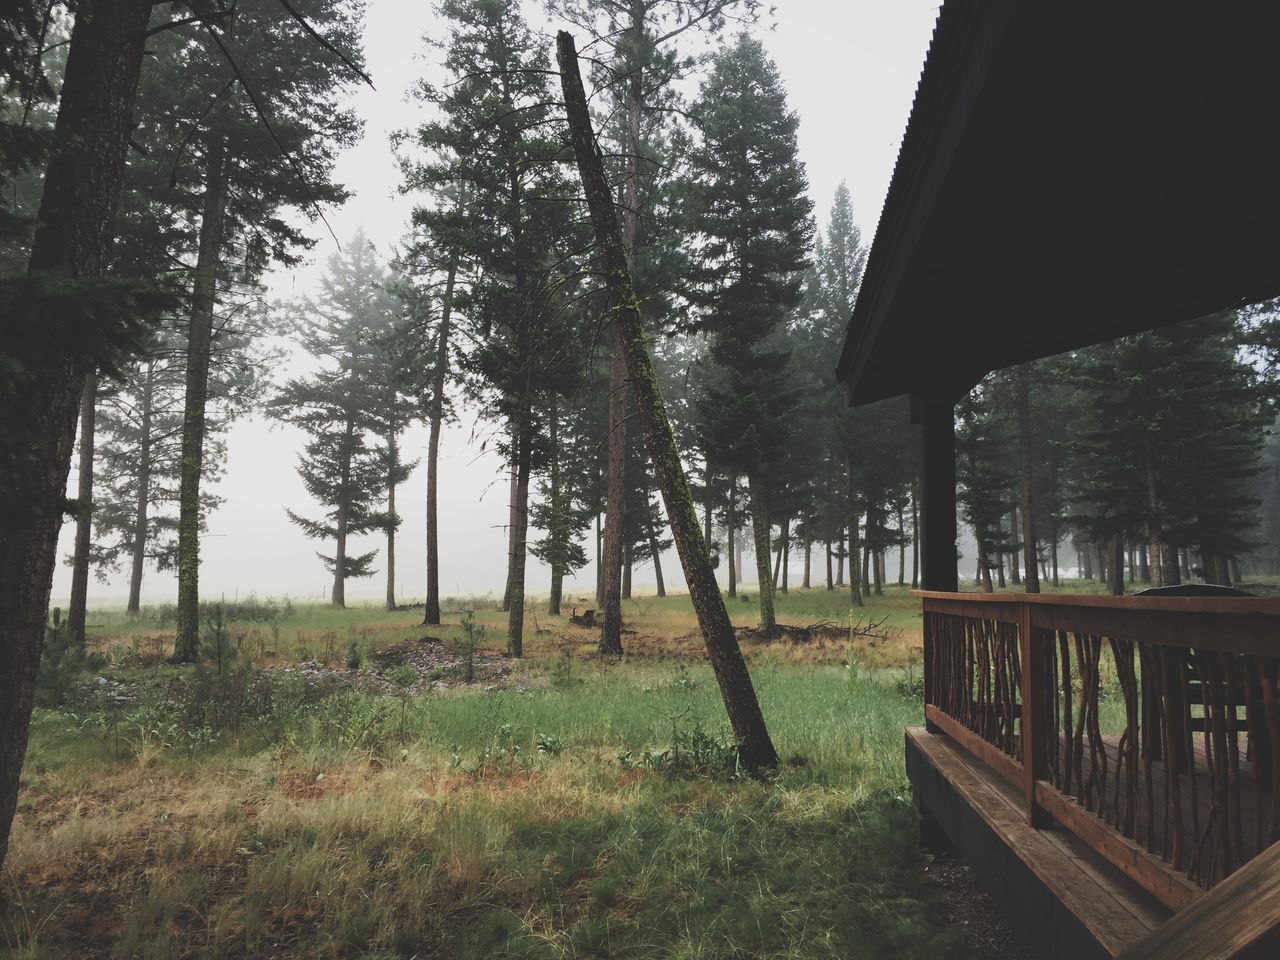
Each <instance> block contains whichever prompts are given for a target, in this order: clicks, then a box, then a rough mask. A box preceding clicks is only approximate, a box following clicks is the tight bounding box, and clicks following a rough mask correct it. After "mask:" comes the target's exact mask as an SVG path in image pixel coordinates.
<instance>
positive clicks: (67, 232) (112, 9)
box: [0, 0, 151, 863]
mask: <svg viewBox="0 0 1280 960" xmlns="http://www.w3.org/2000/svg"><path fill="white" fill-rule="evenodd" d="M150 12H151V4H150V3H149V2H144V0H82V2H81V3H79V4H77V7H76V18H75V22H74V25H73V27H72V31H71V40H70V44H69V49H68V53H67V63H66V70H65V72H64V76H63V84H62V90H61V99H60V105H59V109H58V118H57V122H56V126H55V128H54V134H53V149H52V153H51V155H50V158H49V162H48V165H47V167H46V171H45V181H44V191H43V194H42V196H41V200H40V211H39V215H38V217H37V218H36V233H35V238H34V243H33V245H32V250H31V259H30V275H31V276H32V277H33V278H36V277H40V276H41V275H44V276H48V277H50V278H51V279H52V278H59V277H96V276H100V275H101V273H102V270H103V267H104V265H105V263H106V256H107V250H108V249H109V247H110V245H111V241H112V235H113V230H114V226H115V211H116V202H117V200H118V198H119V195H120V186H121V183H122V181H123V175H124V161H125V153H126V151H127V150H128V148H129V135H130V132H131V131H132V130H133V103H134V99H135V97H136V94H137V89H138V74H139V69H140V67H141V66H142V47H143V34H144V32H145V30H146V25H147V18H148V16H149V15H150ZM55 282H59V281H57V280H55ZM8 319H9V318H6V320H8ZM37 335H38V332H37V331H32V330H31V329H29V328H26V327H24V326H21V325H19V326H17V327H15V326H11V325H10V324H8V323H6V324H3V325H0V354H5V355H6V356H7V357H22V356H24V355H25V354H26V353H27V352H28V350H29V348H30V346H31V341H32V340H33V339H34V338H35V337H36V336H37ZM41 345H42V346H52V347H53V348H54V349H52V350H49V351H37V352H36V355H35V356H31V357H29V358H27V360H28V361H29V362H24V363H22V364H21V366H15V367H13V368H10V369H8V370H7V372H6V374H5V376H6V378H7V379H8V390H7V393H6V402H5V406H4V412H3V420H4V427H3V429H2V430H0V530H3V531H4V535H3V537H0V863H3V862H4V857H5V853H6V852H7V850H8V846H9V830H10V827H11V825H12V822H13V815H14V811H15V809H16V806H17V798H18V782H19V776H20V774H21V772H22V763H23V760H24V758H25V756H26V750H27V731H28V728H29V726H30V722H31V707H32V697H33V695H34V692H35V680H36V673H37V671H38V669H39V664H40V653H41V650H42V648H43V645H44V631H45V622H46V616H47V611H48V609H49V591H50V589H51V587H52V585H53V570H54V565H55V563H56V562H57V549H58V530H59V528H60V527H61V525H62V510H63V506H64V503H65V498H66V491H67V474H68V473H69V472H70V468H71V451H72V449H73V447H74V444H75V431H76V413H77V410H78V401H79V399H80V394H81V391H82V390H83V388H84V378H85V376H86V374H87V373H88V371H89V368H90V367H91V366H92V365H93V361H92V359H91V358H86V357H83V356H77V355H75V354H74V353H73V352H72V351H73V349H74V346H75V345H73V344H71V343H59V342H56V341H54V342H50V341H48V340H46V341H44V342H43V343H42V344H41Z"/></svg>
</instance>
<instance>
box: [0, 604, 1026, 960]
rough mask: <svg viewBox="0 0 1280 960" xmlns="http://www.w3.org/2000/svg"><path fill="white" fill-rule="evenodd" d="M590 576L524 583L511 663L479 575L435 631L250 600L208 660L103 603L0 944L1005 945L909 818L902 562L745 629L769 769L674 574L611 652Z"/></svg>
mask: <svg viewBox="0 0 1280 960" xmlns="http://www.w3.org/2000/svg"><path fill="white" fill-rule="evenodd" d="M752 599H754V597H752ZM730 603H731V607H730V610H731V613H732V614H733V615H734V620H735V623H737V624H739V625H740V626H742V627H744V628H746V627H749V626H750V625H751V623H752V622H753V619H754V615H755V607H754V605H753V604H752V603H751V602H749V601H748V602H743V601H740V600H732V601H730ZM575 605H576V606H577V608H578V612H579V613H581V612H582V611H583V610H585V609H586V608H588V607H590V606H592V605H593V604H591V603H589V602H588V601H587V600H581V599H578V598H571V599H570V600H569V601H568V602H567V603H566V605H565V609H564V616H560V617H551V616H548V615H546V614H545V613H543V612H542V608H541V607H539V608H534V607H532V606H531V608H530V611H529V614H530V615H529V616H528V617H527V619H526V623H527V625H528V626H527V628H528V632H529V637H528V640H527V641H526V647H525V649H526V657H525V658H524V659H522V660H518V661H517V660H513V659H510V658H507V657H505V656H504V654H503V651H502V649H501V647H500V640H501V638H502V636H503V629H502V627H503V624H504V615H503V614H502V613H501V612H499V611H497V610H496V609H494V604H493V603H492V601H491V600H490V599H487V598H470V599H463V600H453V601H450V602H449V603H448V604H447V605H446V606H447V607H448V608H449V611H450V612H449V613H448V614H447V615H446V616H445V618H444V619H445V620H446V621H447V623H446V625H445V626H442V627H439V628H437V627H430V628H428V627H423V626H421V625H420V621H421V611H420V610H413V609H409V610H403V611H395V612H387V611H384V610H381V609H377V608H373V607H363V608H353V609H350V610H346V611H334V610H330V609H326V608H321V607H304V606H295V605H293V604H287V603H281V602H273V603H263V602H258V601H252V600H251V601H246V602H243V603H236V604H229V605H227V611H226V612H227V615H228V616H227V622H226V628H225V637H224V642H223V643H222V644H219V643H218V642H217V631H216V630H215V629H214V628H212V627H210V630H209V631H208V636H207V637H206V642H205V646H206V648H207V651H206V652H207V654H208V657H207V662H206V663H205V664H204V665H202V666H201V667H200V668H198V669H195V668H191V667H185V668H176V667H172V666H168V665H167V664H165V662H164V658H165V657H166V656H167V654H168V653H169V652H170V650H171V644H170V640H169V638H170V635H171V626H170V623H169V620H170V619H171V616H172V611H171V610H166V609H153V610H150V611H144V614H143V616H142V617H139V618H137V619H135V620H131V619H129V618H127V617H126V616H125V615H124V614H123V612H113V611H91V613H90V633H91V635H92V638H93V643H92V646H93V658H92V659H91V663H90V664H89V666H90V667H92V668H93V669H92V670H91V671H89V672H87V673H85V674H84V675H82V676H81V677H80V678H78V679H77V680H76V681H75V682H74V684H71V685H69V687H70V689H71V693H70V694H69V695H66V694H63V693H62V692H61V691H62V686H61V685H55V687H54V690H55V692H56V693H57V695H58V696H61V697H63V698H64V702H63V703H61V704H57V705H54V704H52V703H51V704H50V705H48V706H45V707H42V708H40V709H38V710H37V712H36V716H35V719H34V724H33V731H32V742H31V749H30V753H29V756H28V762H27V766H26V769H25V771H24V777H23V789H22V793H21V796H20V799H19V806H20V809H19V814H18V819H17V823H16V827H15V832H14V836H13V841H12V846H11V850H10V854H9V858H8V860H7V862H6V865H5V872H4V875H3V880H2V881H0V882H2V887H0V901H3V900H7V903H4V904H3V905H2V906H0V955H4V953H5V950H6V947H7V950H8V952H9V954H10V955H12V956H15V957H69V956H76V957H86V958H92V957H103V958H108V957H111V958H132V957H155V958H160V957H252V958H268V957H270V958H276V957H279V958H295V957H296V958H301V957H307V958H311V957H335V958H336V957H344V958H345V957H352V958H356V957H360V958H370V960H372V958H380V960H381V958H388V960H389V958H393V957H403V958H409V957H492V956H510V957H548V958H553V957H554V958H560V957H588V956H602V957H603V956H608V957H688V958H695V957H706V958H710V957H797V958H798V957H824V956H828V957H868V958H871V957H888V956H893V957H904V958H910V957H929V958H931V960H932V958H940V957H965V956H970V955H973V954H974V953H976V952H978V951H981V952H982V953H983V954H985V955H999V956H1016V955H1017V954H1016V951H1017V949H1018V948H1017V946H1016V943H1015V942H1014V941H1013V940H1012V939H1011V938H1010V936H1009V934H1008V932H1007V930H1006V929H1005V928H1004V926H1003V924H1002V923H1001V921H1000V920H999V918H998V915H997V914H996V913H995V912H994V910H993V909H992V907H991V904H990V903H989V902H987V901H986V900H985V899H984V898H983V897H982V895H981V894H980V893H978V892H977V891H976V890H975V889H974V888H973V885H972V883H971V882H970V881H969V879H968V877H967V872H966V871H965V870H964V869H963V868H962V867H960V866H958V865H955V864H954V863H950V862H948V861H946V860H935V859H934V858H933V857H931V856H929V855H927V854H925V853H922V852H921V851H919V850H918V848H917V845H916V834H915V827H914V819H913V814H912V810H911V803H910V796H909V786H908V784H907V781H906V777H905V774H904V771H903V764H902V729H903V727H904V726H907V725H908V724H912V723H918V722H920V718H921V704H920V699H919V696H920V669H919V644H920V626H919V624H920V618H919V606H918V602H917V601H912V600H911V598H910V597H909V596H908V595H907V592H906V590H905V589H903V588H899V587H896V586H895V587H890V588H887V589H886V595H885V596H884V597H879V598H873V599H872V600H871V602H870V603H869V604H868V606H867V607H866V608H864V609H861V610H859V611H858V612H857V614H855V615H854V616H852V617H851V616H850V612H849V606H848V596H847V594H846V593H844V592H843V591H832V592H828V591H826V590H821V589H820V590H814V591H800V590H793V591H791V593H790V594H788V595H786V596H784V597H782V598H780V603H779V619H780V620H781V621H783V622H785V623H787V624H790V625H793V626H798V627H809V628H812V629H810V631H809V633H808V636H809V639H808V640H797V639H796V638H795V637H794V636H792V637H789V638H784V639H781V640H775V641H772V642H766V641H763V640H761V639H759V638H757V637H755V636H754V635H752V634H751V633H750V632H749V631H746V630H744V632H743V644H744V648H745V649H746V651H747V654H748V658H749V660H750V664H751V670H752V675H753V678H754V680H755V683H756V687H757V690H758V691H759V695H760V699H761V703H762V706H763V709H764V713H765V717H766V719H767V720H768V723H769V727H770V731H771V733H772V735H773V737H774V740H775V743H776V745H777V747H778V750H779V753H780V755H781V756H782V757H783V759H784V764H783V767H782V769H781V770H779V771H778V772H777V773H776V774H775V775H772V776H769V777H766V778H754V777H751V776H747V775H745V774H744V773H743V772H742V771H739V770H737V769H736V767H735V764H734V753H733V749H732V744H731V741H730V740H729V738H728V736H727V725H726V723H725V720H724V715H723V707H722V706H721V704H720V701H719V696H718V691H717V689H716V686H715V683H714V680H713V679H712V677H711V675H710V671H709V669H708V668H707V666H706V663H705V658H704V656H703V653H702V648H701V641H700V638H699V636H698V634H697V631H696V624H695V621H694V618H693V614H692V610H691V609H690V606H689V603H688V599H687V598H686V597H683V596H680V597H669V598H666V599H657V598H653V597H645V598H638V599H636V600H634V601H628V602H627V603H626V610H625V613H626V626H627V628H628V630H629V631H631V632H628V633H627V634H626V635H625V636H624V645H625V646H626V647H627V650H628V654H627V656H626V657H625V658H624V659H623V660H621V661H615V660H601V659H599V658H598V657H597V656H595V641H594V634H593V632H592V631H591V630H588V629H583V628H578V627H574V626H572V625H570V624H569V622H568V616H569V614H570V612H571V610H572V608H573V607H574V606H575ZM851 625H853V626H854V628H855V629H854V631H853V636H852V637H851V636H850V626H851ZM801 636H804V634H801ZM219 651H221V652H219ZM229 651H234V655H231V654H230V653H229ZM52 696H53V694H51V693H50V692H49V689H48V688H46V691H45V697H46V700H47V701H48V699H49V698H51V697H52Z"/></svg>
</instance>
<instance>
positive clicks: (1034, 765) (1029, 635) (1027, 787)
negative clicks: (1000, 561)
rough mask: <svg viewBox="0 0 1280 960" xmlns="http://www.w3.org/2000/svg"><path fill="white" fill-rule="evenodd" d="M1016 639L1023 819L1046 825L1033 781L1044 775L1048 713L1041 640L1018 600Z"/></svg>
mask: <svg viewBox="0 0 1280 960" xmlns="http://www.w3.org/2000/svg"><path fill="white" fill-rule="evenodd" d="M1018 607H1019V610H1018V641H1019V643H1020V644H1021V647H1022V717H1021V722H1022V789H1023V794H1024V797H1025V800H1024V807H1025V811H1026V816H1027V823H1028V824H1030V825H1031V826H1033V827H1047V826H1049V825H1050V823H1051V820H1050V817H1049V815H1048V814H1047V813H1045V812H1044V810H1042V809H1040V807H1038V806H1037V805H1036V781H1037V780H1041V779H1044V778H1045V777H1046V776H1047V775H1048V769H1049V763H1048V759H1049V758H1048V756H1047V754H1046V749H1045V748H1046V744H1045V739H1044V735H1045V730H1046V729H1047V726H1048V717H1047V716H1046V714H1045V709H1046V706H1047V704H1046V697H1045V689H1044V684H1045V643H1044V637H1043V636H1037V635H1036V630H1035V628H1034V627H1032V625H1031V603H1030V601H1028V600H1025V599H1024V600H1020V601H1019V604H1018Z"/></svg>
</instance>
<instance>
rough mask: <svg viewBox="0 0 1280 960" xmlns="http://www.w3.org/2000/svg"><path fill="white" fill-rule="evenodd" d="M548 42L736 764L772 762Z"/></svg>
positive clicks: (573, 54) (598, 167) (594, 169)
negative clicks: (738, 760)
mask: <svg viewBox="0 0 1280 960" xmlns="http://www.w3.org/2000/svg"><path fill="white" fill-rule="evenodd" d="M556 45H557V59H558V60H559V64H560V80H561V85H562V88H563V90H564V99H565V110H566V113H567V115H568V120H569V131H570V135H571V139H572V143H573V151H574V154H575V156H576V158H577V161H578V171H579V174H580V176H581V179H582V186H583V191H584V193H585V194H586V197H587V203H588V206H589V208H590V211H591V222H592V226H593V228H594V232H595V239H596V244H597V245H598V247H599V248H600V253H601V263H602V266H603V268H604V270H603V275H604V277H605V278H606V283H607V284H608V290H609V295H610V302H611V303H612V304H613V310H614V327H615V329H616V330H617V333H618V342H619V345H620V346H621V347H622V348H623V349H622V352H623V355H624V356H625V358H626V363H627V372H628V374H629V375H630V379H631V384H632V389H633V397H634V399H635V403H636V415H637V417H638V419H639V421H640V424H641V426H642V427H643V429H644V433H645V439H646V442H647V446H648V449H649V457H650V461H651V463H652V465H653V472H654V476H655V478H656V479H657V481H658V488H659V489H660V490H661V491H662V499H663V502H664V503H665V504H666V508H667V518H668V520H669V521H670V524H671V534H672V537H673V538H674V540H675V544H676V550H677V552H678V553H679V555H680V563H681V566H682V567H683V568H684V577H685V582H686V583H687V584H688V587H689V597H690V599H691V600H692V601H693V607H694V610H695V611H696V612H697V614H698V625H699V626H700V627H701V628H702V635H703V638H704V640H705V642H706V645H707V653H708V657H709V659H710V661H711V668H712V670H713V671H714V672H715V675H716V682H717V683H718V684H719V686H720V694H721V697H722V698H723V699H724V705H725V710H726V712H727V713H728V715H729V723H730V725H731V726H732V727H733V732H734V736H735V737H736V739H737V742H738V751H739V756H740V758H741V760H742V762H743V764H744V765H745V766H746V767H747V768H748V769H758V768H761V767H776V766H777V765H778V754H777V752H776V751H775V750H774V747H773V742H772V741H771V740H770V739H769V732H768V730H767V729H766V727H765V723H764V715H763V714H762V713H761V711H760V704H759V701H758V700H757V699H756V694H755V688H754V687H753V686H752V685H751V675H750V674H749V673H748V671H747V663H746V660H744V659H743V656H742V650H741V649H740V648H739V646H738V638H737V636H736V634H735V633H734V630H733V624H732V623H731V622H730V620H729V613H728V611H727V610H726V609H725V606H724V600H723V598H722V597H721V596H720V588H719V586H718V585H717V584H716V578H715V571H714V570H712V568H711V557H710V555H709V554H708V552H707V543H706V541H705V540H703V539H702V530H701V528H700V527H699V524H698V514H697V511H696V510H695V509H694V505H693V496H692V494H691V493H690V492H689V483H688V480H687V479H686V477H685V474H684V466H683V464H682V463H681V462H680V451H679V448H678V447H677V446H676V438H675V434H674V433H673V431H672V429H671V422H670V421H669V420H668V419H667V411H666V405H665V404H664V403H663V400H662V391H661V390H660V389H659V387H658V380H657V377H656V375H655V373H654V369H653V361H652V359H651V357H650V355H649V344H648V339H647V338H646V337H645V334H644V328H643V327H642V325H641V322H640V312H639V308H638V305H637V300H636V294H635V286H634V285H633V283H632V280H631V272H630V269H629V267H628V264H627V257H626V253H625V250H624V248H623V244H622V234H621V231H620V229H619V227H618V220H617V214H616V212H615V210H614V208H613V202H612V197H611V195H610V191H609V181H608V180H607V179H606V177H605V173H604V161H603V159H602V158H601V156H600V148H599V145H598V144H597V143H596V139H595V134H594V132H593V131H592V129H591V116H590V114H589V113H588V111H587V98H586V94H585V92H584V91H583V88H582V77H581V76H580V74H579V72H578V54H577V51H576V50H575V49H574V46H573V38H572V37H571V36H570V35H569V34H568V33H565V32H563V31H561V32H560V33H559V34H558V35H557V37H556Z"/></svg>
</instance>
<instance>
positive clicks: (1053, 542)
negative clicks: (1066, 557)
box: [1049, 516, 1059, 587]
mask: <svg viewBox="0 0 1280 960" xmlns="http://www.w3.org/2000/svg"><path fill="white" fill-rule="evenodd" d="M1049 571H1050V575H1051V576H1052V577H1053V585H1054V586H1055V587H1056V586H1058V585H1059V583H1058V521H1057V520H1056V519H1055V518H1054V517H1052V516H1050V517H1049Z"/></svg>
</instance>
